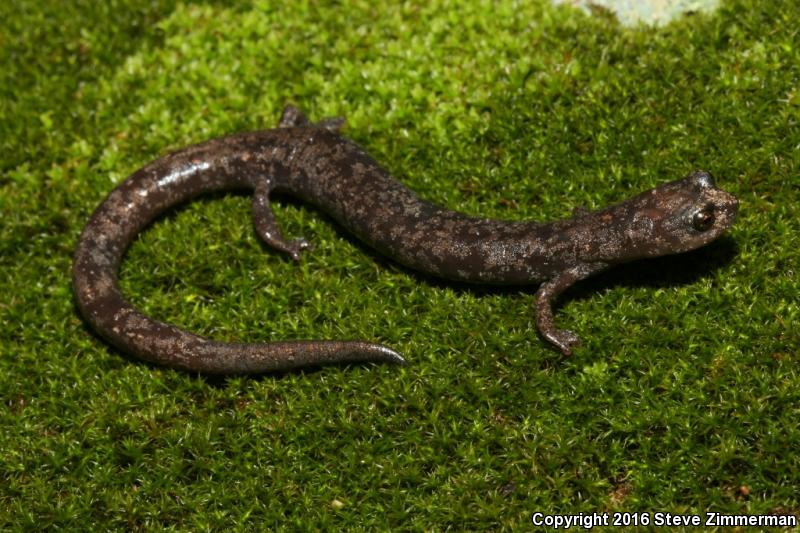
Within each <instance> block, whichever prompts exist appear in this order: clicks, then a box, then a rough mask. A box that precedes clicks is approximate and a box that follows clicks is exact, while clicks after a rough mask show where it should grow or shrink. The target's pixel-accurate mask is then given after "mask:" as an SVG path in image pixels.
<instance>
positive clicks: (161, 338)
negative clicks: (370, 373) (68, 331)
mask: <svg viewBox="0 0 800 533" xmlns="http://www.w3.org/2000/svg"><path fill="white" fill-rule="evenodd" d="M93 220H94V219H93ZM95 226H96V224H95V225H93V224H92V222H90V223H89V225H87V227H86V229H85V230H84V232H83V234H82V236H81V239H80V242H79V243H78V248H77V251H76V253H75V260H74V263H73V270H72V277H73V286H74V289H75V296H76V299H77V302H78V307H79V308H80V310H81V313H82V314H83V316H84V317H85V318H86V320H87V321H88V322H89V323H90V324H91V325H92V327H93V328H94V330H95V331H97V333H99V334H100V336H102V337H103V338H104V339H105V340H107V341H108V342H109V343H111V344H112V345H114V346H115V347H116V348H118V349H119V350H121V351H123V352H126V353H128V354H130V355H133V356H136V357H139V358H141V359H144V360H146V361H149V362H151V363H155V364H158V365H163V366H168V367H172V368H176V369H181V370H187V371H190V372H198V373H202V374H256V373H265V372H275V371H282V370H291V369H295V368H301V367H308V366H318V365H324V364H330V363H352V362H387V363H399V364H403V363H405V360H404V359H403V357H401V356H400V354H398V353H396V352H394V351H392V350H390V349H389V348H386V347H385V346H381V345H379V344H372V343H368V342H362V341H281V342H269V343H260V344H248V343H225V342H217V341H213V340H209V339H205V338H203V337H200V336H198V335H195V334H193V333H190V332H188V331H185V330H182V329H180V328H177V327H175V326H171V325H169V324H165V323H163V322H159V321H157V320H153V319H152V318H149V317H147V316H145V315H143V314H142V313H141V312H139V311H137V310H136V309H135V308H134V307H133V306H132V305H131V304H130V303H128V302H127V301H126V300H125V298H124V297H123V296H122V294H121V292H120V290H119V286H118V284H117V272H116V271H117V265H115V264H114V263H115V262H114V261H111V262H110V261H108V260H107V259H109V258H108V257H107V255H106V254H104V253H103V252H102V251H100V250H98V249H97V247H96V246H95V244H96V242H95V237H94V235H95V234H96V231H95Z"/></svg>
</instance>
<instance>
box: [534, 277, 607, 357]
mask: <svg viewBox="0 0 800 533" xmlns="http://www.w3.org/2000/svg"><path fill="white" fill-rule="evenodd" d="M607 267H608V265H606V264H602V263H596V264H588V265H578V266H575V267H572V268H570V269H568V270H565V271H563V272H561V273H560V274H558V275H557V276H556V277H554V278H553V279H551V280H549V281H547V282H545V283H543V284H542V286H541V287H539V290H538V291H536V296H535V298H536V327H537V328H538V329H539V333H540V334H541V336H542V337H544V338H545V340H547V341H548V342H550V343H551V344H553V345H554V346H556V347H557V348H558V349H559V350H561V353H563V354H564V355H567V356H569V355H572V348H573V347H574V346H579V345H580V342H581V340H580V339H579V338H578V336H577V335H575V333H573V332H572V331H569V330H567V329H556V327H555V323H554V322H553V310H552V304H553V301H554V300H555V299H556V298H558V296H559V295H560V294H561V293H562V292H564V291H565V290H567V289H568V288H569V287H571V286H572V285H573V284H575V283H576V282H578V281H580V280H582V279H585V278H588V277H589V276H591V275H592V274H595V273H597V272H600V271H601V270H605V269H606V268H607Z"/></svg>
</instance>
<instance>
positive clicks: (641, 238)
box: [598, 170, 739, 263]
mask: <svg viewBox="0 0 800 533" xmlns="http://www.w3.org/2000/svg"><path fill="white" fill-rule="evenodd" d="M738 209H739V201H738V200H737V199H736V198H735V197H734V196H733V195H731V194H728V193H727V192H725V191H723V190H721V189H718V188H717V187H716V186H715V185H714V178H712V176H711V174H709V173H708V172H705V171H703V170H697V171H695V172H692V173H691V174H689V175H688V176H686V177H685V178H682V179H679V180H675V181H672V182H669V183H665V184H664V185H661V186H660V187H656V188H655V189H652V190H649V191H647V192H644V193H642V194H640V195H639V196H636V197H634V198H631V199H630V200H628V201H626V202H623V203H621V204H619V205H616V206H613V207H611V208H609V209H607V210H604V211H601V212H599V213H598V215H600V216H601V217H602V216H603V214H605V216H606V218H607V219H609V218H610V220H611V222H610V224H611V225H612V226H617V227H616V228H615V230H616V231H615V233H616V234H617V236H618V237H619V238H620V240H621V241H622V242H623V243H624V246H623V247H622V249H618V250H617V254H616V257H609V258H608V260H609V261H610V262H612V263H620V262H624V261H630V260H633V259H639V258H644V257H658V256H662V255H668V254H675V253H680V252H687V251H689V250H694V249H696V248H700V247H701V246H705V245H706V244H708V243H710V242H711V241H713V240H715V239H716V238H717V237H719V236H720V235H722V233H723V232H725V230H727V229H728V228H729V227H730V226H731V224H733V221H734V219H735V218H736V212H737V211H738ZM620 226H621V227H620Z"/></svg>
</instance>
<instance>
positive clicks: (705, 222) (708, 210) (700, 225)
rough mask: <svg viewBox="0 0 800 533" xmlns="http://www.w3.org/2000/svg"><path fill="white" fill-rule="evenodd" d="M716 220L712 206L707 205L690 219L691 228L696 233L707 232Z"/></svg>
mask: <svg viewBox="0 0 800 533" xmlns="http://www.w3.org/2000/svg"><path fill="white" fill-rule="evenodd" d="M716 218H717V217H716V216H715V215H714V206H713V205H711V204H708V205H707V206H705V207H704V208H703V209H701V210H700V211H698V212H697V213H695V214H694V216H693V217H692V226H693V227H694V229H696V230H697V231H708V230H710V229H711V227H712V226H713V225H714V221H715V220H716Z"/></svg>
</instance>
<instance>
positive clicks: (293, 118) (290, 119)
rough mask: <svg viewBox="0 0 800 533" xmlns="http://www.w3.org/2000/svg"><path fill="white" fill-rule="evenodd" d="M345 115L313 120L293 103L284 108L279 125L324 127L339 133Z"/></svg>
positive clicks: (282, 126)
mask: <svg viewBox="0 0 800 533" xmlns="http://www.w3.org/2000/svg"><path fill="white" fill-rule="evenodd" d="M345 122H346V121H345V118H344V117H327V118H323V119H322V120H320V121H318V122H311V121H310V120H309V119H308V117H307V116H306V115H305V113H303V112H302V111H300V110H299V109H298V108H296V107H295V106H293V105H287V106H286V107H284V108H283V115H281V121H280V123H279V124H278V127H281V128H322V129H326V130H328V131H332V132H334V133H338V132H339V131H340V130H341V129H342V128H343V127H344V125H345Z"/></svg>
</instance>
